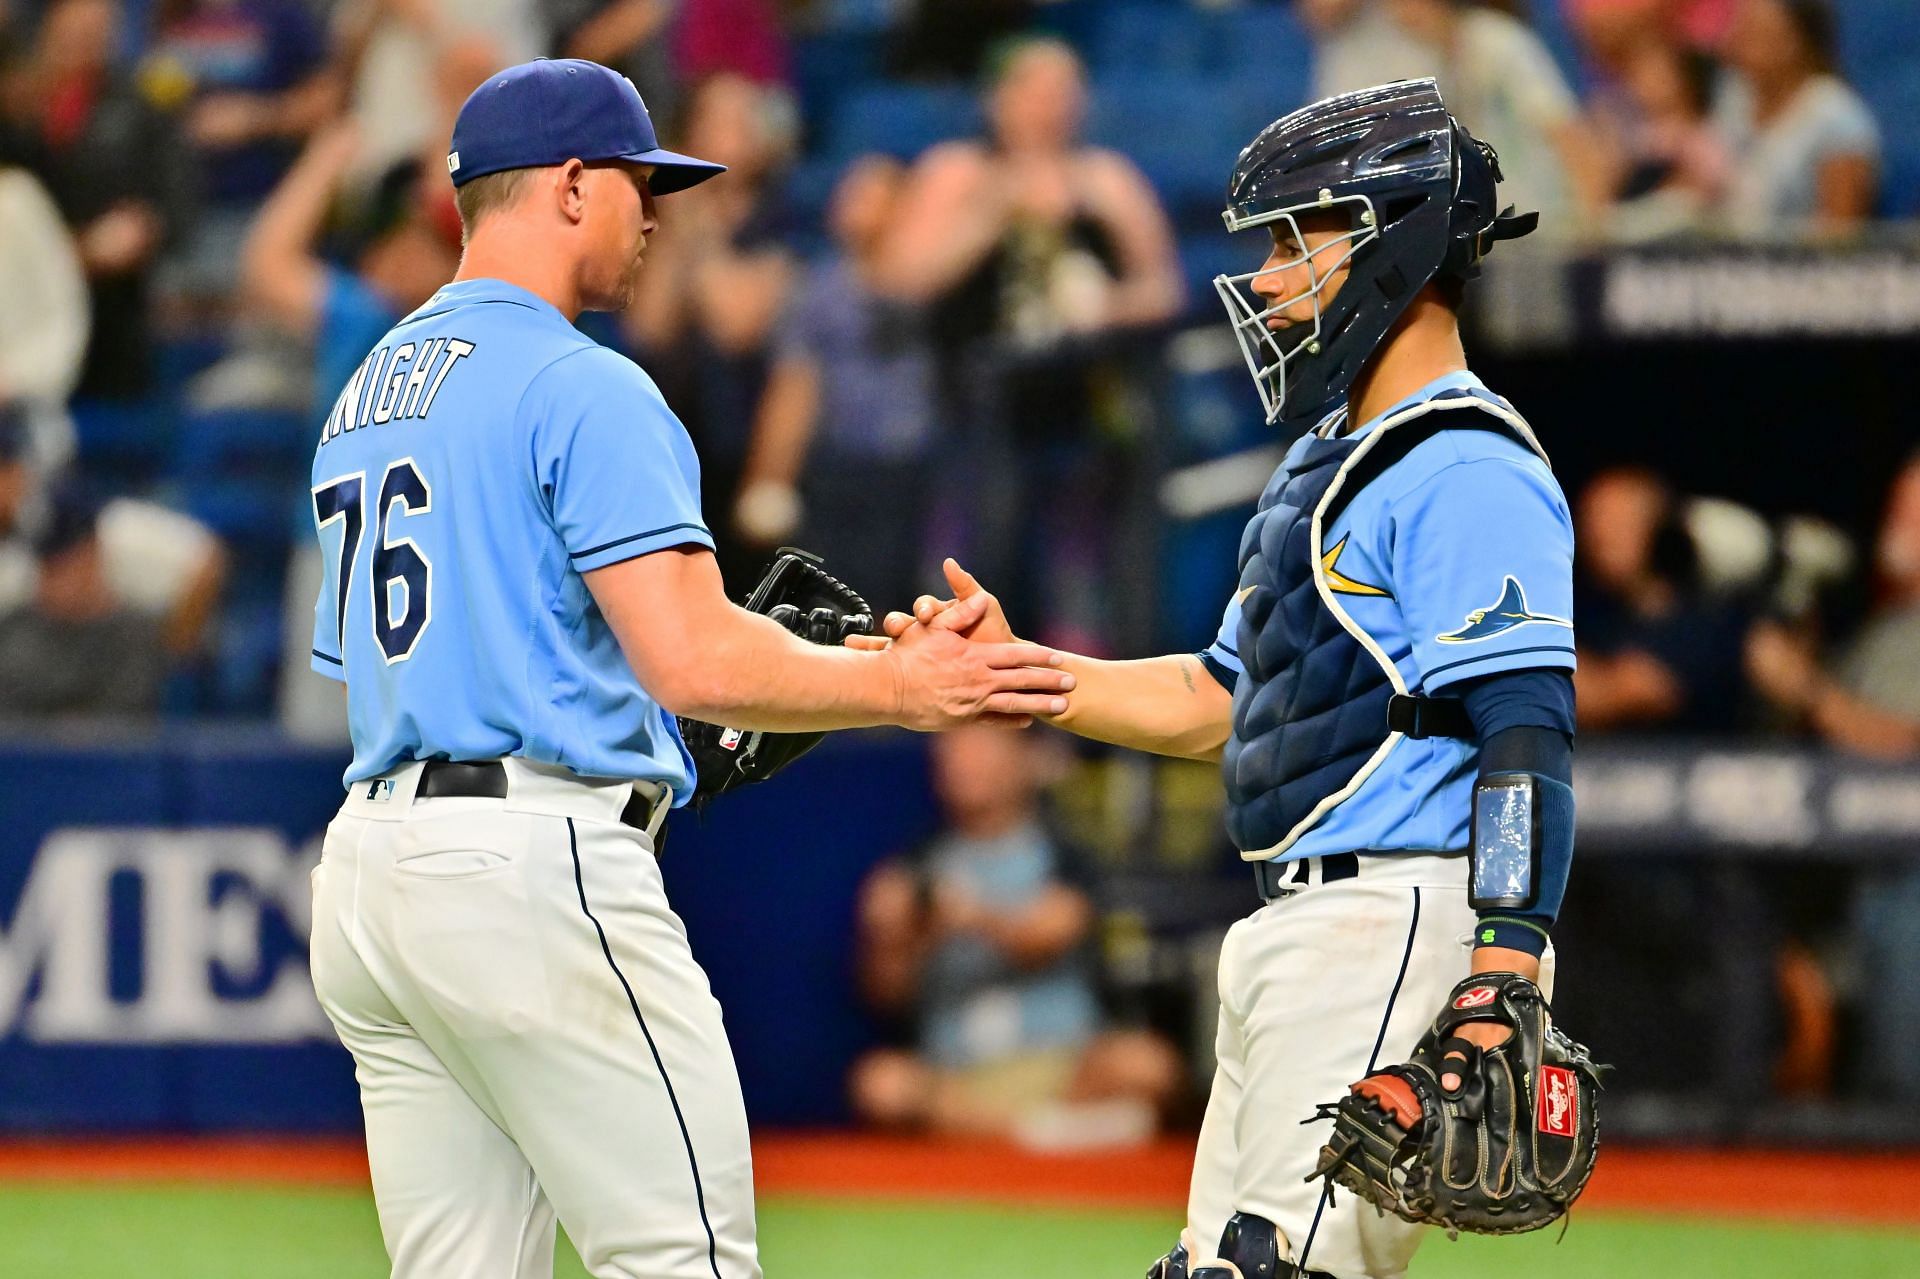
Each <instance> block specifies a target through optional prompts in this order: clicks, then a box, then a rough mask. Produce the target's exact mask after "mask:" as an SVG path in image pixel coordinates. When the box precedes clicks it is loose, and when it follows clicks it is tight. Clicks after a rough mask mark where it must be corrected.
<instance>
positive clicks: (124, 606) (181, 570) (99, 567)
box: [0, 406, 227, 660]
mask: <svg viewBox="0 0 1920 1279" xmlns="http://www.w3.org/2000/svg"><path fill="white" fill-rule="evenodd" d="M27 437H28V427H27V426H26V423H25V420H24V415H23V414H22V413H20V411H19V410H18V409H17V408H7V407H5V406H0V617H9V616H12V615H14V614H18V613H22V612H31V611H35V609H36V608H37V607H38V605H37V603H36V601H40V602H41V603H44V600H45V599H46V598H53V599H65V598H69V597H70V596H71V595H73V594H75V593H76V592H74V591H69V590H68V589H67V587H66V586H65V585H63V584H69V583H73V582H83V583H84V584H85V586H86V590H85V591H79V592H77V593H78V594H89V593H91V592H93V590H94V588H95V586H97V588H98V593H99V594H100V596H101V598H102V599H103V600H104V601H105V602H106V603H105V604H104V605H103V613H106V612H110V613H112V614H115V615H120V614H125V615H128V616H133V617H138V618H141V619H144V620H143V623H142V624H143V625H147V626H150V628H151V630H152V633H153V635H154V636H155V637H156V642H157V643H158V645H159V649H160V653H161V656H162V657H163V658H166V659H172V660H183V659H190V658H192V657H193V656H195V655H196V654H198V653H199V652H201V651H202V650H203V649H204V648H205V646H206V641H207V632H208V625H209V623H210V622H211V620H212V617H213V613H214V609H215V606H216V605H217V604H218V602H219V599H220V591H221V588H222V586H223V585H224V584H225V580H226V563H227V557H226V551H225V549H224V548H223V547H222V546H221V545H220V541H219V539H218V538H216V537H215V536H214V535H213V533H212V532H211V531H209V530H208V529H207V528H206V526H204V525H202V524H201V523H200V522H199V521H197V520H195V519H193V518H191V517H189V516H186V515H182V514H180V513H179V512H178V511H173V510H169V509H168V508H166V507H164V506H160V505H158V504H157V503H153V502H144V501H139V500H137V499H134V498H124V497H122V498H113V499H111V500H109V501H106V502H104V503H100V502H95V501H93V500H91V499H90V498H89V497H87V496H86V494H85V493H84V492H83V491H82V490H81V488H80V487H79V486H78V485H77V484H75V483H74V482H73V480H72V479H71V478H60V479H48V478H46V473H45V472H43V471H41V470H40V469H39V468H37V467H36V466H35V465H34V464H33V463H32V461H31V460H30V459H29V457H28V455H27V454H28V449H29V447H30V446H29V442H28V438H27ZM83 543H84V544H85V545H84V547H82V544H83ZM50 547H52V548H54V549H55V550H57V551H59V552H60V553H61V554H60V555H59V556H57V557H56V558H55V559H54V560H52V561H50V560H49V554H50V551H49V548H50ZM75 548H80V549H81V550H83V552H84V553H83V554H80V555H73V556H67V555H65V554H64V553H65V552H66V551H68V550H72V549H75ZM83 561H84V563H83ZM50 567H51V569H52V573H53V580H52V581H51V582H50V581H49V576H48V575H49V568H50ZM56 611H57V610H56Z"/></svg>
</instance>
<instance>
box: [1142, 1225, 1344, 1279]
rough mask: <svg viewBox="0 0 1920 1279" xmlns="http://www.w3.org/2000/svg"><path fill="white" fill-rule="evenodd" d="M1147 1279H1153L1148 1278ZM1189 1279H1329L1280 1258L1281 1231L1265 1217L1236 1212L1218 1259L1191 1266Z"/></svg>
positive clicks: (1221, 1243) (1318, 1272)
mask: <svg viewBox="0 0 1920 1279" xmlns="http://www.w3.org/2000/svg"><path fill="white" fill-rule="evenodd" d="M1149 1279H1152V1277H1151V1276H1149ZM1188 1279H1332V1276H1330V1275H1326V1274H1324V1273H1322V1272H1321V1271H1318V1270H1302V1269H1300V1268H1299V1267H1298V1266H1296V1265H1294V1264H1293V1263H1292V1262H1291V1261H1283V1260H1281V1258H1280V1231H1279V1230H1278V1229H1277V1228H1276V1227H1275V1226H1274V1224H1273V1223H1272V1222H1271V1221H1268V1220H1267V1219H1266V1218H1265V1217H1256V1216H1255V1215H1254V1214H1252V1213H1250V1212H1236V1213H1234V1214H1233V1216H1231V1217H1229V1218H1227V1228H1226V1229H1225V1230H1223V1231H1221V1232H1220V1255H1219V1256H1217V1257H1214V1258H1213V1259H1211V1260H1209V1261H1203V1262H1201V1263H1200V1264H1199V1265H1197V1266H1194V1267H1193V1268H1192V1269H1191V1271H1190V1272H1189V1274H1188Z"/></svg>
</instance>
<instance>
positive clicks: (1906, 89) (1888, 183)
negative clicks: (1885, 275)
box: [1859, 67, 1920, 218]
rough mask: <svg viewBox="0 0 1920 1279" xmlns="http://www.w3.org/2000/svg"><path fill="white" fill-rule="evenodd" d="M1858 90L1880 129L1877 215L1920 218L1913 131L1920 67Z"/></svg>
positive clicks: (1919, 158) (1918, 150)
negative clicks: (1878, 213)
mask: <svg viewBox="0 0 1920 1279" xmlns="http://www.w3.org/2000/svg"><path fill="white" fill-rule="evenodd" d="M1859 89H1860V94H1861V96H1862V97H1864V98H1865V99H1866V100H1867V105H1868V106H1869V107H1870V108H1872V110H1873V114H1874V118H1875V119H1876V120H1877V121H1878V122H1879V125H1880V146H1881V148H1882V150H1881V164H1880V212H1881V213H1882V214H1884V215H1885V216H1887V217H1895V218H1910V217H1915V216H1920V136H1916V135H1915V133H1914V130H1913V127H1912V122H1913V121H1914V120H1915V119H1916V118H1920V67H1916V68H1902V69H1901V70H1900V72H1899V73H1898V74H1895V75H1890V76H1881V77H1878V78H1875V79H1869V80H1865V81H1862V82H1861V83H1860V85H1859Z"/></svg>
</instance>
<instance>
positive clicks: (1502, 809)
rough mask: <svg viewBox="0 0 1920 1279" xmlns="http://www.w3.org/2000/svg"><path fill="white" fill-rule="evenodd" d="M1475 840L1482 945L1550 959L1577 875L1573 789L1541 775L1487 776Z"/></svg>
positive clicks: (1475, 901)
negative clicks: (1553, 932) (1547, 953)
mask: <svg viewBox="0 0 1920 1279" xmlns="http://www.w3.org/2000/svg"><path fill="white" fill-rule="evenodd" d="M1471 840H1472V849H1473V867H1472V879H1471V883H1470V886H1469V889H1468V894H1469V901H1470V904H1471V905H1472V906H1473V908H1474V909H1475V910H1476V911H1478V912H1480V927H1479V928H1478V929H1477V930H1476V932H1475V934H1474V940H1475V942H1476V944H1478V945H1481V946H1506V947H1511V948H1512V949H1514V950H1524V951H1528V952H1530V953H1532V954H1535V955H1538V954H1540V953H1542V952H1543V951H1544V950H1545V949H1546V943H1547V930H1548V929H1549V928H1551V927H1552V926H1553V921H1554V919H1555V918H1556V917H1557V916H1558V915H1559V913H1560V903H1561V901H1562V899H1563V898H1565V896H1566V892H1567V877H1568V875H1569V873H1570V872H1571V871H1572V869H1573V787H1571V786H1569V785H1567V784H1566V783H1565V782H1563V781H1560V780H1558V779H1556V778H1552V777H1547V776H1544V775H1543V774H1540V773H1535V772H1528V771H1519V770H1516V771H1506V772H1497V773H1486V774H1483V775H1482V776H1481V778H1480V780H1479V781H1478V782H1477V783H1476V784H1475V785H1474V788H1473V823H1472V836H1471Z"/></svg>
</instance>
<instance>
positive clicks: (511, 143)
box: [312, 60, 1073, 1279]
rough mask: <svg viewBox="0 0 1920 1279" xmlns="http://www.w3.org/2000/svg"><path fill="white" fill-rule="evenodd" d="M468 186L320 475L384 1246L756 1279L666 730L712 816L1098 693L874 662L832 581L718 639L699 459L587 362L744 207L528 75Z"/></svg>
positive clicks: (501, 95) (483, 97)
mask: <svg viewBox="0 0 1920 1279" xmlns="http://www.w3.org/2000/svg"><path fill="white" fill-rule="evenodd" d="M447 167H448V170H449V171H450V173H451V175H452V180H453V182H454V185H455V186H456V188H457V198H458V203H459V208H460V215H461V218H462V221H463V223H464V226H465V229H466V249H465V255H464V257H463V260H462V262H461V266H460V270H459V274H458V275H457V277H456V278H455V280H454V281H453V283H451V284H449V285H448V286H447V287H445V288H443V289H441V290H440V291H439V292H438V293H436V294H435V295H434V296H433V297H432V298H431V299H430V300H428V301H427V303H426V304H425V305H423V306H422V307H421V308H420V309H419V310H417V311H415V312H414V313H413V314H412V315H409V316H407V317H406V318H405V319H404V320H402V321H401V322H400V323H399V324H397V325H396V326H394V328H393V329H392V331H391V332H389V333H388V334H387V335H386V336H385V337H384V338H382V339H381V341H380V342H379V344H378V345H377V346H376V347H375V348H374V349H373V350H372V351H371V352H369V353H368V355H367V357H366V359H365V361H364V362H363V363H362V364H361V365H360V367H359V368H358V370H357V371H355V373H354V374H353V376H352V377H351V379H350V380H349V381H348V382H347V384H346V386H345V387H343V388H342V389H341V391H340V393H339V398H338V399H337V400H336V401H335V403H334V406H333V410H332V412H331V414H330V415H329V416H328V418H327V420H326V423H325V426H324V428H323V430H322V432H321V435H320V442H319V446H318V449H317V451H316V453H315V455H314V462H313V514H314V520H315V522H316V525H317V527H318V531H319V535H320V538H321V544H322V548H323V551H324V554H325V558H326V581H325V584H324V586H323V587H322V589H321V592H320V595H319V599H318V601H317V602H316V605H315V618H314V637H313V666H314V669H316V670H318V671H319V672H320V673H322V674H324V675H329V676H331V677H333V678H335V679H344V680H345V682H346V692H347V701H348V706H349V721H350V724H351V728H352V737H353V762H352V764H351V765H350V766H349V768H348V769H347V773H346V784H347V797H346V802H345V803H344V804H343V805H342V807H341V809H340V813H339V815H338V816H337V817H336V818H335V819H334V820H333V822H332V823H331V824H330V825H329V826H328V828H327V834H326V841H325V846H324V853H323V856H322V859H321V863H320V866H319V868H318V869H317V870H316V871H315V873H314V907H313V946H312V955H313V977H314V985H315V988H316V989H317V991H318V993H319V996H320V1001H321V1004H322V1005H323V1006H324V1007H325V1009H326V1011H327V1015H328V1016H329V1017H330V1018H331V1019H332V1021H333V1023H334V1026H335V1027H336V1028H337V1030H338V1031H339V1034H340V1038H341V1041H342V1042H343V1043H345V1044H346V1046H347V1048H348V1049H349V1050H351V1052H352V1053H353V1057H354V1061H355V1064H356V1067H357V1074H358V1079H359V1084H360V1091H361V1100H362V1103H363V1107H364V1111H365V1116H366V1131H367V1148H368V1154H369V1158H370V1161H371V1164H372V1173H373V1190H374V1196H375V1199H376V1201H377V1204H378V1207H379V1214H380V1226H381V1231H382V1233H383V1235H384V1237H385V1241H386V1246H387V1251H388V1253H389V1255H390V1256H391V1258H392V1261H393V1273H394V1274H395V1275H397V1276H402V1277H404V1279H531V1277H533V1276H550V1275H551V1274H552V1257H553V1246H554V1226H555V1220H556V1218H557V1219H558V1220H559V1221H560V1222H563V1223H564V1224H565V1226H566V1229H567V1233H568V1235H569V1236H570V1237H571V1238H572V1240H573V1241H574V1243H575V1245H576V1246H577V1247H578V1249H579V1251H580V1253H581V1256H582V1258H583V1259H584V1260H585V1262H586V1265H587V1269H588V1270H589V1271H590V1272H591V1273H592V1274H594V1275H596V1276H604V1277H607V1279H612V1277H613V1276H628V1277H633V1279H639V1277H642V1276H644V1277H645V1279H667V1277H670V1276H672V1277H682V1279H754V1277H755V1276H757V1275H758V1274H759V1273H760V1270H759V1264H758V1261H757V1260H756V1254H755V1244H754V1223H753V1202H752V1185H751V1168H750V1159H749V1153H748V1146H747V1126H746V1116H745V1113H744V1111H743V1109H742V1105H741V1098H740V1087H739V1082H738V1078H737V1076H736V1074H735V1071H734V1066H733V1061H732V1057H731V1055H730V1053H729V1050H728V1047H727V1038H726V1032H725V1030H724V1028H723V1027H722V1025H721V1019H720V1009H719V1007H718V1006H717V1005H716V1004H715V1002H714V999H713V997H712V995H711V994H710V993H709V992H708V988H707V982H706V978H705V975H704V974H703V973H702V972H701V969H700V967H699V965H698V964H696V963H695V962H694V959H693V956H692V955H691V953H690V952H689V950H688V947H687V938H686V933H685V931H684V929H683V928H682V927H681V923H680V920H679V919H678V918H677V917H676V916H675V914H674V912H673V910H672V909H671V907H669V905H668V904H667V900H666V897H665V895H664V893H663V891H662V887H661V880H660V872H659V868H658V867H657V865H656V864H655V858H654V849H655V846H656V843H657V840H658V838H659V835H660V831H661V823H662V821H663V820H664V819H665V816H666V814H667V811H668V809H670V808H671V807H673V806H674V805H676V804H681V803H684V802H686V800H687V799H688V798H689V797H690V796H691V795H692V794H693V792H694V789H695V786H696V777H695V776H694V769H693V764H692V760H691V758H690V756H689V753H688V750H687V747H686V745H685V742H684V741H683V737H682V733H681V727H680V723H679V721H678V719H677V717H678V716H688V717H692V719H695V720H699V721H709V722H710V725H709V726H711V725H723V726H725V728H724V729H717V728H716V729H713V731H712V732H710V733H708V734H707V735H706V737H705V738H704V739H703V740H706V741H707V742H708V743H709V744H710V745H712V746H713V747H714V748H715V749H716V750H717V751H719V752H720V754H721V755H722V756H723V757H724V756H725V754H726V752H728V751H733V752H735V753H736V754H737V753H740V752H743V751H744V752H747V753H748V754H750V755H751V758H752V760H753V761H755V762H756V765H755V766H756V767H757V768H758V769H759V770H760V771H759V772H749V771H745V770H735V769H734V768H733V765H732V762H731V761H730V760H728V759H726V758H722V759H721V760H720V763H719V766H720V767H722V768H724V769H726V770H727V771H726V772H725V775H724V776H717V777H714V778H700V779H698V781H699V783H700V784H701V787H702V789H703V791H705V792H707V793H719V792H720V791H723V790H725V789H726V788H727V787H728V786H731V785H734V784H738V783H739V782H741V781H742V780H753V779H755V778H756V777H757V776H759V775H764V769H765V767H766V766H767V761H769V760H777V759H781V758H788V757H790V756H791V753H793V751H791V750H788V749H787V746H791V745H792V744H791V743H788V744H786V746H783V745H782V744H781V743H779V742H776V741H772V740H769V739H771V738H776V737H779V736H781V735H785V734H801V735H804V734H807V733H811V732H818V731H820V730H827V729H836V728H848V727H853V726H856V725H871V724H886V723H892V724H903V725H906V726H908V727H912V728H919V729H937V728H941V727H946V726H950V725H952V724H956V723H959V722H963V721H965V720H969V719H972V718H975V717H978V716H981V715H983V714H985V715H998V716H1004V717H1013V718H1015V719H1018V718H1022V717H1026V716H1029V715H1031V714H1033V713H1039V712H1046V711H1049V710H1057V709H1059V708H1061V707H1063V706H1064V704H1065V703H1064V700H1063V699H1062V698H1061V696H1060V694H1061V693H1062V692H1063V691H1065V690H1066V689H1068V688H1070V687H1072V683H1073V678H1072V676H1070V675H1068V674H1066V673H1065V672H1064V671H1061V670H1058V669H1055V667H1054V665H1053V664H1052V663H1054V662H1055V655H1053V654H1052V653H1050V652H1049V651H1047V650H1045V649H1042V648H1038V647H1035V646H1032V645H1019V644H1003V645H997V646H988V647H985V648H982V647H981V646H979V645H974V644H968V643H967V642H965V641H964V640H963V639H961V638H960V637H958V636H956V635H954V634H951V633H949V632H948V631H946V630H940V631H933V630H928V629H926V628H916V629H915V630H913V631H911V632H909V633H907V634H905V635H904V636H902V637H901V638H900V639H899V640H898V641H896V642H895V643H894V644H893V645H891V646H890V647H889V648H888V649H886V650H885V651H878V652H862V651H856V650H853V649H849V648H846V647H844V646H842V645H841V644H840V643H839V642H838V641H839V640H840V639H842V638H844V636H845V635H846V634H849V633H856V632H858V631H860V630H863V629H865V628H866V627H865V623H866V618H865V617H864V616H863V614H864V605H863V604H862V603H860V602H859V601H858V599H857V597H855V596H853V595H852V593H851V592H847V591H844V590H836V589H835V588H837V587H838V584H837V583H834V582H832V580H831V579H829V578H826V577H825V576H824V574H821V573H820V572H818V569H817V566H816V565H813V564H811V563H810V562H809V561H807V560H806V558H805V557H796V556H785V557H782V560H781V563H780V565H779V566H778V568H777V572H776V574H775V575H774V576H773V577H771V578H770V583H771V584H770V585H769V586H768V587H767V588H766V589H763V590H761V591H757V592H756V593H755V596H754V601H753V602H754V603H755V604H756V605H757V608H756V609H755V610H749V609H745V608H739V607H735V606H734V605H732V604H730V603H729V602H728V601H727V599H726V598H725V596H724V594H723V593H722V588H721V580H720V574H719V571H718V569H717V568H716V567H715V565H714V559H713V555H712V545H713V543H712V538H711V537H710V535H709V534H708V531H707V527H706V524H705V521H704V520H703V518H702V516H701V512H700V507H699V502H698V499H697V494H698V492H699V482H698V463H697V461H696V459H695V457H694V452H693V448H692V445H691V443H690V442H689V440H688V438H687V435H686V433H685V431H684V430H682V428H681V426H680V423H679V422H678V421H677V420H675V418H674V416H673V414H672V413H671V412H670V411H669V410H668V408H667V406H666V404H665V403H664V402H663V401H662V399H661V397H660V393H659V391H658V390H657V389H656V388H655V386H654V384H653V382H652V381H651V380H650V379H649V378H648V377H647V375H646V374H645V373H643V372H641V370H640V369H639V368H637V367H636V366H635V365H633V364H632V363H631V362H629V361H628V360H626V359H624V358H623V357H621V356H620V355H617V354H615V353H614V352H612V351H610V350H607V349H605V348H604V347H600V346H598V345H595V344H594V343H593V342H591V341H589V340H587V339H586V338H584V337H582V336H581V335H580V333H579V332H577V331H576V330H575V329H574V327H573V324H572V321H573V320H574V318H575V317H576V316H577V315H579V314H580V312H582V311H587V310H612V309H617V308H620V307H623V306H624V305H625V304H626V303H627V300H628V295H629V293H630V292H631V290H632V287H633V283H634V278H635V276H636V274H637V272H638V271H639V270H640V267H641V262H642V254H643V252H644V250H645V248H646V243H647V237H648V235H649V234H650V233H651V232H652V231H653V230H654V229H655V226H656V221H655V205H654V201H655V199H656V198H657V197H660V196H664V195H667V194H669V193H671V192H673V191H677V190H681V189H683V188H685V187H688V186H691V185H693V184H694V183H697V182H703V181H706V180H708V179H710V178H713V177H715V176H716V175H717V174H718V173H719V172H720V171H721V169H720V166H718V165H715V164H710V163H707V162H705V161H702V160H697V159H694V158H692V157H689V156H684V155H678V154H675V153H674V152H671V151H667V150H663V149H661V148H660V147H659V145H658V143H657V141H656V139H655V136H654V131H653V126H652V123H651V122H650V121H649V119H648V116H647V112H646V108H645V106H644V105H643V104H642V103H641V100H640V96H639V94H638V93H637V92H635V90H634V88H633V85H632V84H631V83H630V82H629V81H627V80H626V79H624V78H623V77H621V76H620V75H618V74H616V73H615V72H612V71H609V70H608V69H606V68H605V67H601V66H598V65H596V64H594V63H591V62H578V61H545V60H542V61H537V62H532V63H528V64H526V65H523V66H517V67H513V68H510V69H508V70H506V71H502V72H500V73H498V74H496V75H494V76H492V77H490V78H489V79H488V80H487V81H486V83H485V84H483V85H481V86H480V88H478V89H476V90H475V91H474V93H473V95H472V97H470V98H469V99H468V100H467V103H466V105H465V107H464V108H463V109H462V110H461V112H460V115H459V118H458V121H457V122H456V124H455V126H454V134H453V141H452V149H451V151H450V152H449V154H448V156H447ZM981 607H983V605H982V606H981ZM796 632H798V633H796ZM809 640H812V641H814V642H811V643H810V642H808V641H809ZM805 744H806V742H805V739H804V736H803V737H802V740H801V741H800V742H799V746H800V747H804V745H805Z"/></svg>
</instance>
